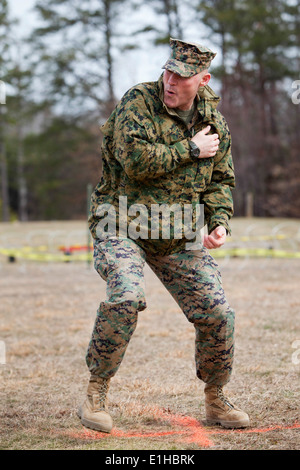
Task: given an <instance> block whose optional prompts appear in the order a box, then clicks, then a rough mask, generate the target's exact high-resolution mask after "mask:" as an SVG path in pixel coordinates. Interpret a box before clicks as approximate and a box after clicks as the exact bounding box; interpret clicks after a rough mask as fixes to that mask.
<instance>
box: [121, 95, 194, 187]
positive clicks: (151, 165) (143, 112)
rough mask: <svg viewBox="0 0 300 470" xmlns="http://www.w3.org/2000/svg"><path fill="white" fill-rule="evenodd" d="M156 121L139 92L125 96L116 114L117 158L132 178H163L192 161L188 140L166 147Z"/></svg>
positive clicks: (157, 117) (156, 117)
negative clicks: (158, 131)
mask: <svg viewBox="0 0 300 470" xmlns="http://www.w3.org/2000/svg"><path fill="white" fill-rule="evenodd" d="M155 119H159V116H152V113H151V112H150V110H149V109H148V107H147V105H146V103H145V100H144V97H143V94H142V93H141V92H140V91H139V90H138V89H133V90H131V91H130V92H129V93H127V95H125V97H124V98H123V100H122V101H121V103H120V106H119V108H118V110H117V112H116V115H115V127H114V156H115V158H116V159H117V160H118V162H119V163H120V165H121V166H122V167H123V169H124V171H125V173H126V174H127V176H128V177H129V178H130V179H134V180H140V181H142V180H145V179H149V178H159V177H161V176H163V175H165V174H166V173H169V172H171V171H173V170H175V169H176V168H177V167H178V166H180V165H183V164H185V163H187V162H191V160H192V159H191V156H190V147H189V141H188V139H183V140H181V141H179V142H176V143H174V144H173V145H166V143H165V142H164V138H162V136H160V135H158V134H157V131H156V129H157V127H156V126H155V121H154V120H155Z"/></svg>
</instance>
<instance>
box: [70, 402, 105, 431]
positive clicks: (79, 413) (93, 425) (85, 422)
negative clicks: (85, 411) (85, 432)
mask: <svg viewBox="0 0 300 470" xmlns="http://www.w3.org/2000/svg"><path fill="white" fill-rule="evenodd" d="M77 416H78V418H79V419H80V420H81V424H82V425H83V426H85V427H86V428H89V429H93V431H99V432H106V433H108V434H109V433H110V432H111V430H112V428H106V427H104V426H101V425H100V424H98V423H95V422H94V421H89V420H88V419H85V418H83V417H82V411H81V408H79V410H78V411H77Z"/></svg>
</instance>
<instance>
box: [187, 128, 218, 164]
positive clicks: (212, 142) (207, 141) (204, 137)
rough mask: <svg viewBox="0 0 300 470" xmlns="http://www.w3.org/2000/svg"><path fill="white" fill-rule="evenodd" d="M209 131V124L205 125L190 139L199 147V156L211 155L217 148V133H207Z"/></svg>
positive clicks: (206, 156)
mask: <svg viewBox="0 0 300 470" xmlns="http://www.w3.org/2000/svg"><path fill="white" fill-rule="evenodd" d="M209 131H210V126H207V127H205V129H202V131H200V132H197V134H195V135H194V137H193V138H192V139H191V141H192V142H194V143H195V144H196V145H197V147H198V148H199V149H200V155H199V158H209V157H213V156H214V155H216V153H217V150H218V148H219V143H220V141H219V136H218V134H208V132H209Z"/></svg>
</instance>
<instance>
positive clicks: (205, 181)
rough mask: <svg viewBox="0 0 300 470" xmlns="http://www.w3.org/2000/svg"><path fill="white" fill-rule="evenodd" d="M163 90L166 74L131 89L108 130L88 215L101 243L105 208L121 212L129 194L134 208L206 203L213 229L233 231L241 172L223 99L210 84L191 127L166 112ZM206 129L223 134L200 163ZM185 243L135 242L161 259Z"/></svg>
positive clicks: (207, 221)
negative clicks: (198, 150)
mask: <svg viewBox="0 0 300 470" xmlns="http://www.w3.org/2000/svg"><path fill="white" fill-rule="evenodd" d="M162 91H163V82H162V76H161V77H160V79H159V80H158V81H157V82H149V83H142V84H139V85H137V86H135V87H133V88H131V89H130V90H129V91H127V92H126V93H125V95H124V96H123V98H122V99H121V101H120V102H119V104H118V105H117V106H116V108H115V110H114V111H113V113H112V114H111V116H110V118H109V119H108V121H107V122H106V124H105V125H104V126H103V127H102V128H101V130H102V133H103V142H102V162H103V171H102V178H101V181H100V182H99V184H98V185H97V186H96V188H95V190H94V192H93V194H92V199H91V207H90V216H89V227H90V230H91V233H92V236H93V237H94V238H99V232H97V224H98V223H99V222H100V221H101V220H102V221H103V220H104V219H103V218H104V215H103V212H101V211H100V213H99V207H100V206H102V207H103V204H110V205H113V207H114V208H115V210H116V213H117V214H118V208H119V197H120V196H126V197H127V205H128V207H129V206H131V205H132V204H143V205H144V206H145V207H147V208H148V209H150V206H151V204H168V205H172V204H180V205H181V206H183V205H184V204H193V205H194V204H196V203H200V204H203V205H204V214H205V223H206V224H207V225H208V232H209V233H210V232H211V231H212V230H213V229H214V228H215V227H217V226H218V225H222V226H224V227H225V228H226V229H227V232H228V233H230V228H229V225H228V221H229V219H230V217H231V216H232V214H233V202H232V194H231V188H233V187H234V170H233V162H232V156H231V136H230V133H229V129H228V126H227V124H226V121H225V119H224V117H223V116H222V115H221V113H220V112H219V111H218V110H217V109H216V108H217V105H218V103H219V101H220V99H219V98H218V97H217V96H216V95H215V93H214V92H213V91H212V90H211V88H210V87H208V86H206V87H204V89H202V90H201V92H199V94H198V97H197V111H198V113H197V119H196V122H195V125H194V127H193V128H192V129H189V128H188V127H187V126H186V125H185V124H184V122H183V121H181V120H180V119H179V118H178V116H177V115H176V113H175V112H174V111H173V110H170V109H168V108H166V106H165V105H164V103H163V101H162V96H163V95H162ZM207 125H210V126H211V131H210V132H211V133H215V132H217V133H218V134H219V138H220V145H219V150H218V152H217V153H216V155H215V156H214V157H211V158H202V159H201V158H197V159H195V158H193V157H191V154H190V146H189V141H190V139H191V137H192V136H193V135H194V134H195V133H196V132H198V131H200V130H201V129H203V128H205V127H206V126H207ZM107 207H108V206H107ZM117 217H118V215H117ZM135 217H137V214H136V215H135ZM131 220H132V219H131ZM117 225H118V221H117ZM185 242H186V240H185V238H184V237H183V238H182V239H174V238H173V239H172V237H170V239H168V240H166V239H150V236H149V237H148V238H147V239H144V238H142V237H139V238H137V239H136V243H138V244H139V245H140V246H141V247H142V248H143V249H144V250H145V251H146V252H150V253H153V254H155V253H157V254H161V255H166V254H170V253H173V252H176V251H179V250H181V249H182V248H183V247H184V244H185Z"/></svg>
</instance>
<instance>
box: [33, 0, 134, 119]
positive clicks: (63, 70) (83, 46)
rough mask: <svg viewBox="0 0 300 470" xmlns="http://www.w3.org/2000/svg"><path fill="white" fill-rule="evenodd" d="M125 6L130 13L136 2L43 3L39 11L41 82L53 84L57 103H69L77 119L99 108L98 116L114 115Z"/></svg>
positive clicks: (37, 45) (37, 35)
mask: <svg viewBox="0 0 300 470" xmlns="http://www.w3.org/2000/svg"><path fill="white" fill-rule="evenodd" d="M125 6H127V8H130V2H129V1H123V0H94V1H90V0H40V1H39V2H38V3H37V5H36V10H37V12H38V13H39V16H40V18H41V19H42V22H43V25H42V26H41V27H40V28H38V29H36V30H35V31H34V33H33V41H34V43H35V49H36V51H37V52H39V57H38V61H39V62H40V65H43V70H41V71H40V72H41V76H43V77H44V78H45V80H46V83H47V78H46V77H50V79H51V82H50V84H49V93H50V94H51V97H52V99H54V100H55V101H56V102H57V103H60V105H61V104H62V102H63V101H64V102H65V104H66V107H68V108H69V107H70V106H71V111H72V112H73V113H74V114H75V115H77V116H78V115H79V114H80V113H82V112H83V111H84V110H85V111H87V110H88V109H90V110H91V109H95V107H96V106H97V109H98V110H100V113H98V114H103V113H104V114H105V115H108V114H110V112H111V111H112V109H113V108H114V106H115V103H116V97H115V89H114V70H113V64H114V55H115V50H116V46H117V44H118V43H120V41H121V34H119V33H117V32H116V31H117V24H118V17H119V15H120V16H121V12H122V10H121V7H122V8H123V9H124V7H125ZM123 11H124V10H123ZM129 13H130V12H129V11H127V12H126V14H127V15H129ZM40 51H42V55H41V56H40ZM88 100H90V101H89V104H90V106H89V107H88Z"/></svg>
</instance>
